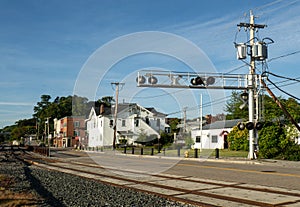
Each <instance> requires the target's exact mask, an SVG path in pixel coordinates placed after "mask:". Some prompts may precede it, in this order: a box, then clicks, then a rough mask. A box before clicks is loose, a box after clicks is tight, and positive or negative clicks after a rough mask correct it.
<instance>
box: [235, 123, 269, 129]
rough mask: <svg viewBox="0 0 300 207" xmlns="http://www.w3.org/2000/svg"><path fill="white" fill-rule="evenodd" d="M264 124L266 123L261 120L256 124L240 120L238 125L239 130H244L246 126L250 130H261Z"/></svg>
mask: <svg viewBox="0 0 300 207" xmlns="http://www.w3.org/2000/svg"><path fill="white" fill-rule="evenodd" d="M263 126H264V124H263V123H261V122H256V123H255V124H254V123H253V122H247V123H243V122H240V123H238V125H237V127H238V129H239V130H244V129H245V128H246V129H248V130H252V129H256V130H261V129H262V128H263Z"/></svg>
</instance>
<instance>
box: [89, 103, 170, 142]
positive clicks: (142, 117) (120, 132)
mask: <svg viewBox="0 0 300 207" xmlns="http://www.w3.org/2000/svg"><path fill="white" fill-rule="evenodd" d="M165 118H166V115H165V114H163V113H160V112H157V111H156V110H155V109H154V108H144V107H142V106H140V105H138V104H136V103H123V104H118V113H117V123H116V131H117V135H116V136H117V140H116V143H124V142H125V140H126V143H127V144H134V143H135V142H136V141H137V139H138V137H139V136H140V135H141V134H144V135H146V136H147V138H148V139H157V138H160V131H165V130H166V129H168V127H169V126H168V125H167V124H166V123H165ZM114 120H115V117H114V106H113V107H112V108H110V107H109V108H108V107H104V106H101V107H98V108H92V109H91V111H90V114H89V117H88V119H87V120H86V122H87V136H88V145H89V147H99V146H111V145H112V144H113V134H114V129H113V127H114ZM122 141H123V142H122Z"/></svg>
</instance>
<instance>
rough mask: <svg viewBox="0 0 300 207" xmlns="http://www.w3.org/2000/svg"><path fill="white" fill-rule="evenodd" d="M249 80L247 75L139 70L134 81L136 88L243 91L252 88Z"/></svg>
mask: <svg viewBox="0 0 300 207" xmlns="http://www.w3.org/2000/svg"><path fill="white" fill-rule="evenodd" d="M250 78H252V76H251V77H250V76H249V75H248V74H223V73H195V72H174V71H159V70H141V71H139V72H138V76H137V79H136V81H137V86H138V87H156V88H186V89H189V88H190V89H229V90H245V89H250V88H253V85H252V84H249V79H250ZM193 81H194V82H193ZM195 81H196V82H195ZM197 81H198V82H197Z"/></svg>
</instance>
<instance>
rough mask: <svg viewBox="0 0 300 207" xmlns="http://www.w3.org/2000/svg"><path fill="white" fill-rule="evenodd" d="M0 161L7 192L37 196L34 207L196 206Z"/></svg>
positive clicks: (0, 158) (10, 160) (14, 161)
mask: <svg viewBox="0 0 300 207" xmlns="http://www.w3.org/2000/svg"><path fill="white" fill-rule="evenodd" d="M0 161H1V162H0V163H1V165H0V176H1V177H2V180H3V178H4V177H6V180H7V178H9V180H10V183H9V185H6V186H4V188H5V191H6V192H7V191H8V190H9V191H10V192H14V193H24V192H26V193H27V194H28V197H30V195H32V196H34V197H35V201H31V202H32V204H34V206H80V207H83V206H113V207H115V206H116V207H117V206H120V207H121V206H124V207H125V206H130V207H140V206H141V207H147V206H149V207H150V206H166V207H191V206H192V205H187V204H182V203H178V202H174V201H170V200H168V199H165V198H162V197H159V196H156V195H151V194H146V193H142V192H138V191H134V190H131V189H127V188H118V187H115V186H110V185H107V184H103V183H99V182H96V181H93V180H90V179H86V178H82V177H79V176H75V175H70V174H66V173H62V172H56V171H50V170H45V169H41V168H39V167H37V166H33V165H31V166H28V165H26V164H25V163H24V162H22V161H20V160H17V159H16V158H15V157H14V156H7V155H6V156H4V155H3V154H2V155H0ZM6 184H7V182H6ZM1 190H4V189H1ZM0 193H1V191H0ZM1 202H2V204H1ZM3 202H4V201H3V199H2V200H0V206H2V205H3V204H4V203H3ZM3 206H5V205H3ZM7 206H9V205H7ZM31 206H33V205H31Z"/></svg>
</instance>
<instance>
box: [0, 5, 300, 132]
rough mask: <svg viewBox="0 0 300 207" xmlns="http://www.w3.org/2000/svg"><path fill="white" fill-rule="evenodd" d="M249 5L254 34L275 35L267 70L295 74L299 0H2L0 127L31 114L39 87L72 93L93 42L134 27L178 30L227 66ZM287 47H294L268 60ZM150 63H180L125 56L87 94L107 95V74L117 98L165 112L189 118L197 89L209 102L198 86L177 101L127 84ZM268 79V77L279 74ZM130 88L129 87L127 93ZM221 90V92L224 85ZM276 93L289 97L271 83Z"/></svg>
mask: <svg viewBox="0 0 300 207" xmlns="http://www.w3.org/2000/svg"><path fill="white" fill-rule="evenodd" d="M250 9H252V10H253V12H254V14H255V15H257V16H258V17H259V18H257V19H256V22H257V23H260V24H267V25H268V27H267V28H265V29H263V30H260V31H259V36H260V37H262V38H263V37H270V38H272V39H273V40H274V41H275V43H274V44H272V45H270V46H269V60H271V61H270V62H269V63H268V68H269V71H271V72H273V73H276V74H279V75H283V76H287V77H292V78H298V77H300V70H299V63H300V60H299V59H300V58H299V57H300V53H297V51H299V50H300V26H299V19H300V13H299V9H300V1H299V0H276V1H271V0H262V1H251V0H245V1H239V0H228V1H221V0H210V1H198V0H188V1H183V0H181V1H179V0H164V1H159V0H152V1H145V0H115V1H108V0H76V1H73V0H64V1H59V0H52V1H42V0H27V1H19V0H1V1H0V25H1V32H0V73H1V76H0V86H1V87H0V94H1V96H0V128H2V127H4V126H6V125H11V124H13V123H14V122H15V121H17V120H19V119H25V118H31V116H32V114H33V107H34V105H35V104H36V103H37V102H38V101H39V100H40V96H41V95H42V94H49V95H51V97H52V98H53V99H54V98H55V97H56V96H68V95H72V94H73V93H74V87H75V85H76V81H77V79H78V77H79V74H80V72H81V71H82V70H83V68H84V67H85V65H87V63H88V62H89V60H90V59H91V56H93V54H94V55H95V54H96V51H99V48H101V47H103V45H107V44H108V43H109V42H111V41H114V40H115V39H116V38H120V37H122V36H124V35H129V34H132V33H136V32H144V31H159V32H166V33H170V34H174V35H178V36H180V37H183V38H185V39H186V40H188V41H191V42H192V43H194V44H195V45H196V46H198V47H199V48H200V49H201V50H202V51H203V52H204V53H205V54H206V55H207V57H208V58H209V59H210V61H211V62H212V64H213V65H214V67H215V69H216V71H217V72H220V73H226V72H229V71H231V70H232V69H235V68H237V67H238V66H241V65H243V64H244V63H242V62H241V61H238V60H236V56H235V48H234V45H233V42H234V41H235V40H236V41H246V39H247V36H246V33H245V32H243V31H241V32H239V33H238V35H237V38H236V39H235V35H236V32H237V27H236V24H238V23H239V22H241V21H242V22H248V19H249V10H250ZM293 52H296V54H294V55H289V56H287V57H282V58H278V59H273V60H272V58H277V57H279V56H282V55H283V56H284V55H288V54H290V53H293ZM107 55H109V54H107ZM99 67H100V66H99ZM153 67H155V68H162V69H169V70H175V71H185V70H186V68H185V67H186V65H184V64H182V63H180V61H177V60H174V59H172V58H170V57H165V56H163V55H157V54H144V55H140V56H139V55H136V56H130V57H128V58H126V59H124V60H120V61H119V62H118V63H117V64H116V65H114V66H112V67H111V70H110V71H108V72H107V73H105V74H102V72H103V71H101V69H99V71H100V72H98V75H99V74H101V75H102V76H101V78H102V79H101V83H99V87H98V89H97V92H96V94H95V97H92V98H96V99H97V98H100V97H101V96H105V95H113V94H114V90H113V88H112V87H111V84H110V82H112V81H120V82H121V81H127V82H128V83H127V82H126V84H125V86H124V89H123V91H120V100H121V101H122V100H125V101H134V102H139V103H140V104H142V105H145V106H155V107H157V108H158V109H159V110H161V111H162V112H164V113H170V114H173V113H174V112H177V111H182V107H183V106H186V107H188V110H189V108H190V110H189V112H190V113H191V114H190V115H189V116H190V117H191V118H192V116H193V115H195V114H197V113H198V112H197V110H196V108H197V104H199V100H198V98H197V96H198V94H200V93H203V103H204V104H207V105H209V103H210V102H212V99H214V98H212V97H211V94H209V93H207V92H205V91H203V92H199V91H198V92H192V93H193V94H192V96H193V99H194V100H193V101H192V102H193V103H191V102H190V101H189V100H186V99H185V98H184V99H185V100H186V102H187V103H180V104H176V103H177V102H182V100H179V99H181V97H184V95H186V94H187V92H186V91H180V90H171V91H164V90H159V89H153V90H151V89H144V90H143V91H136V89H133V88H134V87H135V86H134V84H129V82H130V80H132V78H131V79H130V77H133V76H135V75H136V73H135V71H136V70H138V69H141V68H153ZM234 73H241V74H245V73H248V68H247V67H242V68H240V69H238V70H235V71H234ZM270 78H271V80H273V82H278V81H281V80H282V79H276V78H274V77H270ZM287 83H292V82H287ZM279 85H280V83H279ZM298 87H299V84H292V85H288V86H282V89H284V90H286V91H287V92H289V93H291V94H293V95H294V96H296V97H300V92H299V90H297V88H298ZM130 91H135V94H134V95H133V94H131V95H130V96H129V95H128V94H130ZM125 92H126V93H125ZM122 93H123V95H122ZM197 93H198V94H197ZM225 93H226V94H225V96H227V95H228V92H225ZM274 93H275V94H276V95H282V96H284V97H287V96H285V95H284V94H283V93H281V92H280V91H278V90H276V89H274ZM165 94H169V95H165ZM170 94H171V95H170ZM174 94H176V95H174ZM195 94H196V95H195ZM229 94H230V93H229ZM163 98H164V99H163ZM215 99H216V98H215ZM225 101H226V100H221V101H219V102H220V103H219V104H218V105H216V107H215V108H214V110H211V109H212V107H207V108H204V113H220V112H222V110H223V108H224V105H225ZM173 103H175V104H173ZM173 115H174V116H181V115H182V114H181V113H177V114H176V113H174V114H173Z"/></svg>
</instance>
